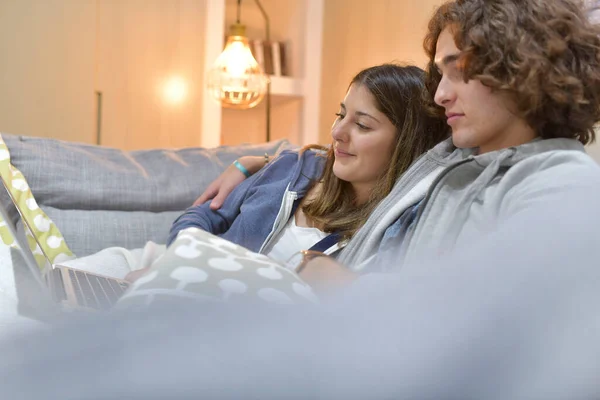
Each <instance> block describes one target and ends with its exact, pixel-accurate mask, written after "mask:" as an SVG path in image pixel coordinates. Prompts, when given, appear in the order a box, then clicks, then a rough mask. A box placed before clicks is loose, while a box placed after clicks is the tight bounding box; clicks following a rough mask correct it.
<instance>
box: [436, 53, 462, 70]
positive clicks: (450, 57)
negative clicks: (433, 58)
mask: <svg viewBox="0 0 600 400" xmlns="http://www.w3.org/2000/svg"><path fill="white" fill-rule="evenodd" d="M459 57H460V53H455V54H449V55H447V56H446V57H444V58H442V61H441V62H436V63H435V67H436V68H437V69H438V71H439V70H440V67H441V66H444V67H446V66H448V64H452V63H453V62H456V61H457V60H458V59H459Z"/></svg>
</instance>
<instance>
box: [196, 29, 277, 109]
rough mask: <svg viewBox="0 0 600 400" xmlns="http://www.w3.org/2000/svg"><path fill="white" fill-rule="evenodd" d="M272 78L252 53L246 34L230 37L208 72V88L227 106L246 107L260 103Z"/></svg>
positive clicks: (213, 95) (211, 93)
mask: <svg viewBox="0 0 600 400" xmlns="http://www.w3.org/2000/svg"><path fill="white" fill-rule="evenodd" d="M268 82H269V78H268V77H267V75H265V73H264V72H263V70H262V68H260V66H259V65H258V62H256V60H255V59H254V56H252V52H251V51H250V46H249V45H248V39H247V38H246V37H245V36H243V35H232V36H229V37H228V38H227V44H226V45H225V49H224V50H223V52H222V53H221V54H220V55H219V57H217V59H216V61H215V63H214V65H213V68H212V69H211V70H210V71H209V73H208V90H209V92H210V95H211V97H212V98H214V99H215V100H216V101H218V102H220V103H221V105H222V106H223V107H229V108H238V109H246V108H252V107H254V106H256V105H257V104H258V103H260V101H261V100H262V99H263V97H264V96H265V93H266V92H267V84H268Z"/></svg>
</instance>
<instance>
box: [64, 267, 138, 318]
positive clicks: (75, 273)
mask: <svg viewBox="0 0 600 400" xmlns="http://www.w3.org/2000/svg"><path fill="white" fill-rule="evenodd" d="M68 271H69V277H70V278H71V282H73V288H74V290H75V296H76V297H77V303H79V304H80V305H82V306H85V307H89V308H95V309H97V310H108V309H109V308H111V307H112V305H113V304H114V303H115V302H116V301H117V300H118V299H119V297H121V295H122V294H123V293H124V292H125V290H127V287H128V286H127V284H125V283H119V282H118V281H116V280H114V279H110V278H105V277H102V276H98V275H93V274H88V273H86V272H84V271H79V270H73V269H69V270H68Z"/></svg>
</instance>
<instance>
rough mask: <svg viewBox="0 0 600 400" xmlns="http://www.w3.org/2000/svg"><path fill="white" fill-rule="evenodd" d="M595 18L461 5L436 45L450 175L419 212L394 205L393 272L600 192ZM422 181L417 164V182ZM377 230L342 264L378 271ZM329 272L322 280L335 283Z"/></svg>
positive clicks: (492, 0) (439, 149)
mask: <svg viewBox="0 0 600 400" xmlns="http://www.w3.org/2000/svg"><path fill="white" fill-rule="evenodd" d="M583 6H584V4H583V3H580V2H578V1H576V0H553V1H547V0H527V1H522V0H456V1H451V2H447V3H445V4H443V5H442V6H440V7H439V8H438V9H437V10H436V12H435V13H434V15H433V17H432V18H431V20H430V22H429V26H428V32H427V35H426V37H425V40H424V48H425V51H426V53H427V55H428V57H429V62H428V65H427V81H428V83H427V84H428V88H429V93H430V96H429V97H428V98H427V101H429V102H430V104H431V108H432V110H433V112H436V113H439V114H442V115H445V117H446V118H447V123H448V125H449V126H450V127H451V130H452V138H451V139H449V140H448V141H446V142H443V143H441V144H439V145H438V146H436V148H434V149H433V150H432V151H431V152H435V153H436V154H437V155H438V157H439V158H438V160H437V161H438V162H439V163H440V164H441V165H442V167H441V168H438V169H437V170H436V171H434V173H433V174H435V180H434V181H433V184H432V185H431V186H430V187H429V190H428V192H427V194H426V196H425V197H424V198H423V199H422V200H420V201H419V202H418V203H417V205H416V206H413V208H404V209H399V210H398V209H394V207H393V206H392V205H390V204H385V203H384V204H382V207H387V208H388V210H389V211H388V213H387V215H386V214H385V213H383V215H384V219H387V220H390V219H393V218H391V217H392V216H390V214H393V217H396V218H397V217H400V219H401V220H403V221H402V222H403V229H404V234H402V235H398V236H397V240H395V241H391V242H390V244H389V246H388V250H387V251H386V252H385V253H388V255H389V256H391V257H385V256H381V254H380V257H379V261H378V262H379V263H382V264H384V265H383V266H384V267H387V268H388V269H389V270H393V269H394V268H396V267H402V266H404V265H407V264H415V265H417V266H418V265H419V263H420V262H421V261H423V260H427V259H431V258H438V257H439V256H441V255H445V254H448V253H450V252H453V251H468V250H469V249H471V248H473V246H476V245H477V243H478V242H479V241H481V240H485V236H486V235H487V234H488V233H490V232H494V231H497V230H499V229H502V227H503V226H510V224H511V221H512V220H513V219H518V218H521V216H522V215H523V213H527V212H528V211H530V210H533V209H535V208H536V207H538V206H539V205H540V204H543V203H546V202H551V201H553V199H555V198H557V196H562V195H564V194H568V193H570V192H574V193H575V192H577V190H579V189H585V188H586V187H599V186H600V168H599V166H598V165H597V164H596V163H595V162H594V161H593V160H592V159H591V157H589V156H588V155H587V154H586V153H585V150H584V147H583V145H584V144H588V143H590V142H592V141H593V140H594V139H595V133H594V124H595V123H596V122H598V121H599V120H600V29H599V27H598V26H597V25H594V24H592V23H591V22H590V21H589V20H588V18H587V15H586V13H585V10H584V7H583ZM419 169H423V165H420V164H419V162H417V163H415V164H414V165H413V168H412V171H411V170H409V171H408V172H407V173H406V174H405V175H410V174H418V173H419ZM581 206H582V207H585V206H586V205H584V204H582V205H581ZM415 208H416V210H415ZM407 214H408V215H407ZM375 215H377V213H375ZM548 218H549V219H552V218H553V215H548ZM554 222H555V224H556V225H555V226H556V227H557V229H559V227H560V225H561V220H560V219H559V218H557V219H556V220H555V221H554ZM377 225H378V221H376V220H371V221H369V222H368V223H367V224H366V225H365V227H364V229H363V230H362V232H361V234H357V235H356V236H355V238H354V239H353V241H354V242H355V243H350V244H349V245H348V247H347V249H348V251H346V254H345V257H340V260H342V261H346V262H347V263H348V264H351V263H356V262H357V261H358V262H361V261H363V260H368V257H369V255H370V254H373V253H374V252H376V251H377V249H378V247H377V246H378V242H379V241H380V239H381V237H382V236H381V235H382V234H381V230H379V231H378V228H377ZM515 234H517V233H515ZM523 240H528V238H523ZM353 244H354V246H353ZM317 262H318V259H315V261H314V264H313V266H312V268H313V270H314V272H315V276H314V277H311V278H312V279H314V280H320V279H321V276H322V275H323V273H322V272H320V271H319V270H320V269H322V268H318V267H319V266H318V265H317ZM323 262H324V261H322V263H323ZM370 262H372V260H371V261H370ZM307 268H310V265H307ZM338 268H339V267H338ZM333 269H335V268H333ZM339 269H340V275H341V276H346V275H347V274H346V273H345V272H344V271H342V270H341V268H339ZM331 270H332V269H330V270H329V271H328V275H327V276H331V279H336V274H335V273H332V271H331ZM307 272H308V271H307Z"/></svg>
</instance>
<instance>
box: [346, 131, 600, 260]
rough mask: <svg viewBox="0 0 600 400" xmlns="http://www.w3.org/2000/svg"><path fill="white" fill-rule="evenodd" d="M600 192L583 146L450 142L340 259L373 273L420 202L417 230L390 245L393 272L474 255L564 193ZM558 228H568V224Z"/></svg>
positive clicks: (400, 186)
mask: <svg viewBox="0 0 600 400" xmlns="http://www.w3.org/2000/svg"><path fill="white" fill-rule="evenodd" d="M599 185H600V166H598V164H596V162H595V161H594V160H593V159H592V158H591V157H589V156H588V155H587V154H586V153H585V150H584V147H583V145H581V143H579V142H578V141H576V140H572V139H536V140H533V141H531V142H529V143H526V144H524V145H521V146H517V147H510V148H506V149H502V150H498V151H494V152H490V153H485V154H481V155H476V149H457V148H455V147H454V146H453V145H452V141H451V139H448V140H446V141H444V142H442V143H440V144H438V145H437V146H436V147H434V148H433V149H432V150H430V151H429V152H427V153H426V154H425V155H424V156H422V157H421V158H420V159H419V160H417V161H416V162H415V163H414V164H413V166H412V167H411V168H409V170H408V171H407V172H406V173H405V174H404V175H403V176H402V177H401V178H400V179H399V181H398V182H397V184H396V185H395V186H394V189H393V190H392V192H391V193H390V195H388V197H386V199H385V200H384V201H383V202H381V203H380V205H379V206H378V207H377V208H376V210H375V211H374V213H373V214H372V215H371V217H370V218H369V220H368V221H367V223H366V224H365V226H364V227H363V229H361V230H360V231H359V233H357V234H356V235H355V236H354V237H353V238H352V240H351V241H350V243H348V245H347V246H346V248H345V250H344V251H343V252H342V254H340V258H339V260H340V261H341V262H343V263H345V264H346V265H348V266H350V268H352V269H355V270H364V272H368V270H369V269H370V268H371V267H373V261H374V260H375V257H374V256H375V255H376V254H377V252H378V251H380V250H381V249H380V243H381V241H382V239H383V237H384V235H385V233H386V230H388V229H389V228H390V226H392V225H393V223H394V222H395V221H397V220H398V218H399V217H400V216H401V215H402V213H403V212H404V211H406V210H407V209H408V208H409V207H411V206H413V205H414V204H415V203H417V202H419V201H420V200H422V202H421V204H420V205H419V213H418V215H417V217H416V221H415V223H414V231H412V230H411V231H409V233H408V234H407V235H406V236H404V237H403V239H402V243H392V246H389V252H390V254H391V255H393V256H392V257H382V258H379V259H378V260H379V261H380V262H381V260H387V261H384V262H387V263H394V264H395V265H393V266H392V265H390V266H386V269H388V270H389V269H393V268H397V267H399V266H401V265H404V264H405V263H406V262H410V261H414V260H415V259H423V260H425V259H429V258H438V257H440V256H442V255H444V254H447V253H448V252H450V251H452V250H455V249H456V248H457V247H460V248H465V249H468V248H469V246H470V245H472V244H473V243H474V242H476V241H478V240H481V239H482V238H483V237H484V236H485V235H486V234H487V233H489V232H491V231H494V230H497V229H498V228H499V227H500V225H502V224H505V223H507V222H509V221H510V219H511V218H519V214H520V213H521V212H523V211H525V210H527V209H528V208H531V207H536V206H538V205H539V204H541V203H543V202H545V201H547V200H548V199H549V198H552V197H553V196H555V195H556V194H557V193H564V192H568V191H570V190H573V189H574V188H578V187H585V186H599ZM589 206H590V205H589V204H582V207H589ZM551 217H552V216H549V218H551ZM556 224H557V229H560V221H558V220H557V221H556ZM515 234H518V232H515Z"/></svg>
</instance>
